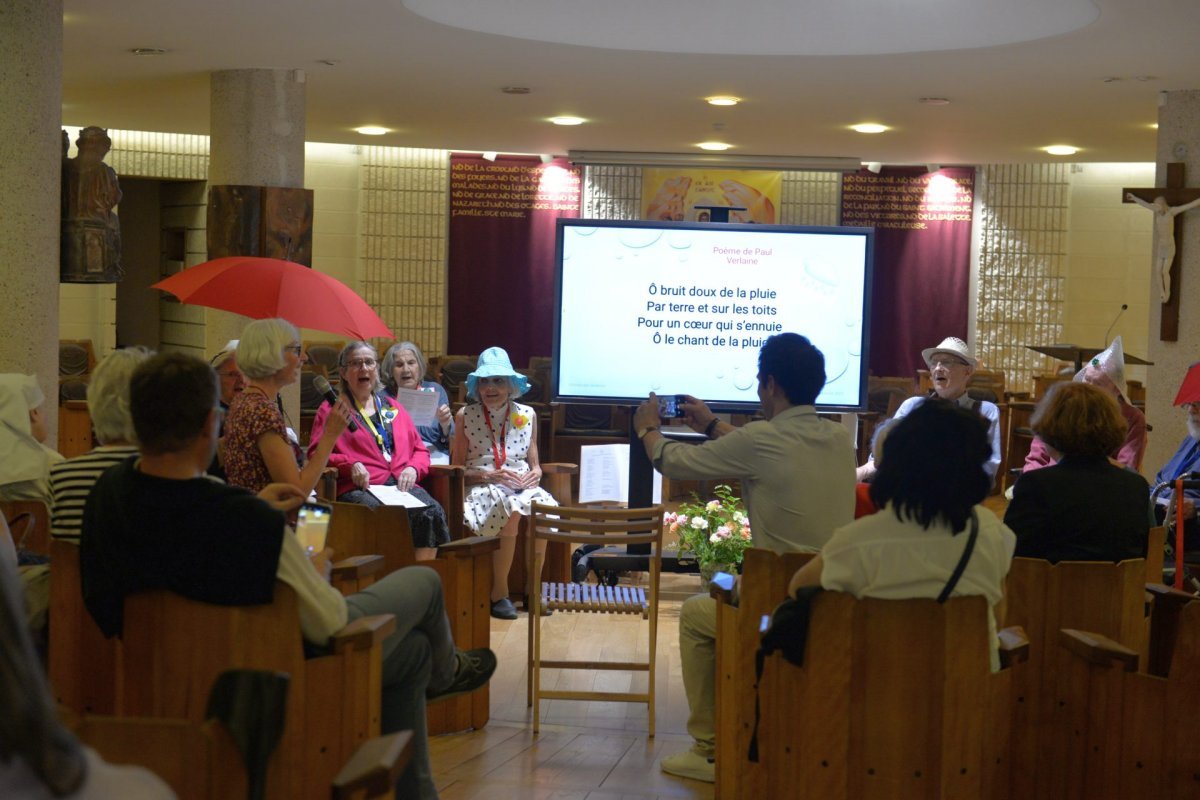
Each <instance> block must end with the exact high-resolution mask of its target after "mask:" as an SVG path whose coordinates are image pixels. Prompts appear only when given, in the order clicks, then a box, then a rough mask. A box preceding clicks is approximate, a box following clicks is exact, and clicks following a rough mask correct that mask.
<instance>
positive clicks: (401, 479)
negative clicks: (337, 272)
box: [309, 342, 450, 559]
mask: <svg viewBox="0 0 1200 800" xmlns="http://www.w3.org/2000/svg"><path fill="white" fill-rule="evenodd" d="M338 374H339V375H340V376H341V384H342V386H341V388H342V393H343V394H345V395H346V399H347V400H348V401H349V404H350V406H351V407H352V408H353V409H354V415H353V419H354V423H355V425H354V430H350V428H347V429H346V430H344V431H342V435H341V436H339V437H338V440H337V442H336V443H335V444H334V447H333V452H332V453H331V454H330V456H329V466H331V467H334V468H335V469H337V499H338V500H340V501H342V502H347V503H361V504H363V505H368V506H372V507H374V506H378V505H381V502H380V500H379V499H378V498H377V497H376V496H375V494H372V492H371V491H370V487H372V486H395V487H396V488H398V489H400V490H402V491H405V492H408V493H409V494H411V495H413V496H414V497H415V498H417V500H419V501H421V502H422V503H424V504H425V505H424V507H422V508H410V509H409V510H408V518H409V522H410V523H411V527H412V535H413V546H414V547H415V548H416V551H417V558H418V559H430V558H433V557H434V556H435V555H436V554H437V547H438V545H441V544H445V543H446V542H448V541H450V528H449V526H448V525H447V523H446V512H445V511H444V510H443V509H442V507H441V506H440V505H438V503H437V501H436V500H434V499H433V498H432V497H431V496H430V495H429V493H428V492H426V491H425V490H424V489H422V488H421V487H420V486H419V485H418V483H419V482H420V481H421V480H422V479H423V478H424V477H425V476H426V475H428V474H429V451H428V450H427V449H426V448H425V443H424V442H422V441H421V437H420V435H418V433H417V429H416V427H415V426H414V425H413V421H412V418H410V417H409V416H408V412H407V411H405V410H404V409H403V408H401V407H400V406H398V405H397V404H396V402H395V401H394V400H392V398H390V397H388V395H387V394H385V393H384V392H383V391H382V390H381V387H380V383H379V354H378V353H377V352H376V350H375V348H374V347H372V346H371V345H370V344H369V343H367V342H350V344H348V345H346V347H345V348H343V349H342V352H341V354H340V355H339V356H338ZM329 413H330V406H329V405H328V404H323V405H322V406H321V408H320V409H319V410H318V411H317V415H316V418H315V419H314V420H313V427H312V434H311V436H310V437H309V440H310V441H311V442H314V443H316V442H319V441H320V439H321V431H322V430H324V427H325V420H326V418H327V417H328V416H329ZM314 446H315V444H314V445H309V449H310V451H311V450H312V449H313V447H314Z"/></svg>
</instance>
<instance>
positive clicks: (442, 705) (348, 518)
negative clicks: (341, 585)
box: [325, 503, 500, 734]
mask: <svg viewBox="0 0 1200 800" xmlns="http://www.w3.org/2000/svg"><path fill="white" fill-rule="evenodd" d="M333 508H334V510H333V515H332V518H331V520H330V525H329V533H328V534H327V536H326V540H325V542H326V545H327V546H329V547H331V548H333V551H334V553H336V554H337V555H338V556H339V557H341V556H352V555H358V554H366V553H378V554H379V555H381V556H383V561H384V568H383V571H382V573H381V575H380V577H382V576H383V575H388V574H390V573H392V572H395V571H396V570H398V569H400V568H402V567H409V566H413V565H419V566H423V567H429V568H430V569H433V570H436V571H437V573H438V575H439V577H441V579H442V594H443V597H444V599H445V603H446V615H447V616H448V617H449V619H450V630H451V632H452V633H453V635H454V643H455V644H456V645H457V646H458V647H461V648H462V649H464V650H470V649H472V648H476V647H488V646H489V645H490V643H491V600H490V596H491V591H492V553H493V552H494V551H495V550H497V549H498V548H499V547H500V542H499V540H497V539H496V538H495V537H488V536H473V537H470V538H466V539H459V540H455V541H451V542H450V543H449V544H445V545H442V546H441V547H439V548H438V555H437V558H435V559H433V560H432V561H417V560H416V557H415V555H414V552H413V544H412V533H411V529H410V527H409V522H408V514H407V513H406V512H405V510H404V509H403V508H400V507H398V506H384V507H382V508H375V509H372V508H368V507H366V506H364V505H358V504H356V503H334V504H333ZM489 703H490V695H489V694H488V687H487V685H486V684H485V685H484V686H482V687H481V688H479V689H477V690H476V691H474V692H471V693H470V694H467V695H460V696H459V697H453V698H449V699H447V700H443V701H441V702H438V703H434V704H432V705H430V706H429V711H428V715H427V721H428V725H429V732H430V733H431V734H438V733H455V732H458V731H464V730H469V729H472V728H475V729H479V728H482V727H484V726H485V725H487V723H488V720H489V718H490V713H491V712H490V707H489Z"/></svg>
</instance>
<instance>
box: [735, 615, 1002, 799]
mask: <svg viewBox="0 0 1200 800" xmlns="http://www.w3.org/2000/svg"><path fill="white" fill-rule="evenodd" d="M988 614H989V610H988V607H987V601H986V600H985V599H984V598H982V597H961V598H953V599H951V600H949V601H947V602H946V603H944V604H939V603H937V601H935V600H926V599H914V600H880V599H874V598H865V599H862V600H856V599H855V598H854V597H852V596H850V595H847V594H843V593H840V592H825V593H823V594H821V595H819V596H818V597H816V599H815V600H814V601H813V604H812V614H811V618H810V622H809V630H808V647H807V649H806V653H805V660H804V666H803V667H796V666H794V665H792V664H790V663H788V662H786V661H784V660H783V658H782V656H781V655H780V654H776V655H774V656H771V657H769V658H768V659H767V661H766V664H765V669H764V672H763V676H762V679H761V681H760V683H759V687H760V688H759V691H760V694H761V698H760V702H761V708H762V710H763V719H762V721H761V722H760V727H759V747H760V754H761V756H760V758H761V763H762V765H763V767H764V769H765V771H766V774H767V776H768V777H767V789H766V792H765V793H764V794H763V796H765V797H771V798H800V797H822V798H847V799H848V798H860V797H895V798H918V797H982V796H984V785H983V781H984V764H985V761H986V757H985V737H984V729H985V726H986V719H985V714H986V708H987V703H986V702H985V698H986V697H987V695H988V691H989V687H988V684H989V682H990V681H991V678H992V673H991V670H990V666H989V647H990V646H991V645H990V643H989V641H988V630H989V628H988Z"/></svg>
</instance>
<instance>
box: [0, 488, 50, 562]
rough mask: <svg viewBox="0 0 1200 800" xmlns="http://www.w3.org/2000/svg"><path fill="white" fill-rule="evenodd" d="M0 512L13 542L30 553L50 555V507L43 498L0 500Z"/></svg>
mask: <svg viewBox="0 0 1200 800" xmlns="http://www.w3.org/2000/svg"><path fill="white" fill-rule="evenodd" d="M0 513H2V514H4V519H5V521H6V522H7V523H8V528H9V530H10V531H11V532H12V537H13V543H14V544H15V545H16V546H17V547H19V548H21V549H22V550H26V551H28V552H30V553H37V554H38V555H42V556H47V555H50V509H49V508H48V507H47V506H46V504H45V503H43V502H42V501H41V500H4V501H0Z"/></svg>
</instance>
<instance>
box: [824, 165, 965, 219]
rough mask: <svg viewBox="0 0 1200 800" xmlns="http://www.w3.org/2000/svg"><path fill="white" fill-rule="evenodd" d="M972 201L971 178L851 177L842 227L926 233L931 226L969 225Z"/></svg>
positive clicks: (845, 189) (845, 193)
mask: <svg viewBox="0 0 1200 800" xmlns="http://www.w3.org/2000/svg"><path fill="white" fill-rule="evenodd" d="M934 181H937V184H936V185H933V186H931V184H933V182H934ZM973 200H974V197H973V193H972V190H971V179H969V178H952V177H950V176H947V175H938V174H936V173H934V174H927V175H917V176H903V175H881V176H874V175H858V174H849V175H846V176H845V177H844V179H843V182H842V224H843V225H851V226H856V227H864V228H900V229H907V230H925V229H927V228H928V227H929V223H930V222H970V221H971V203H972V201H973Z"/></svg>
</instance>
